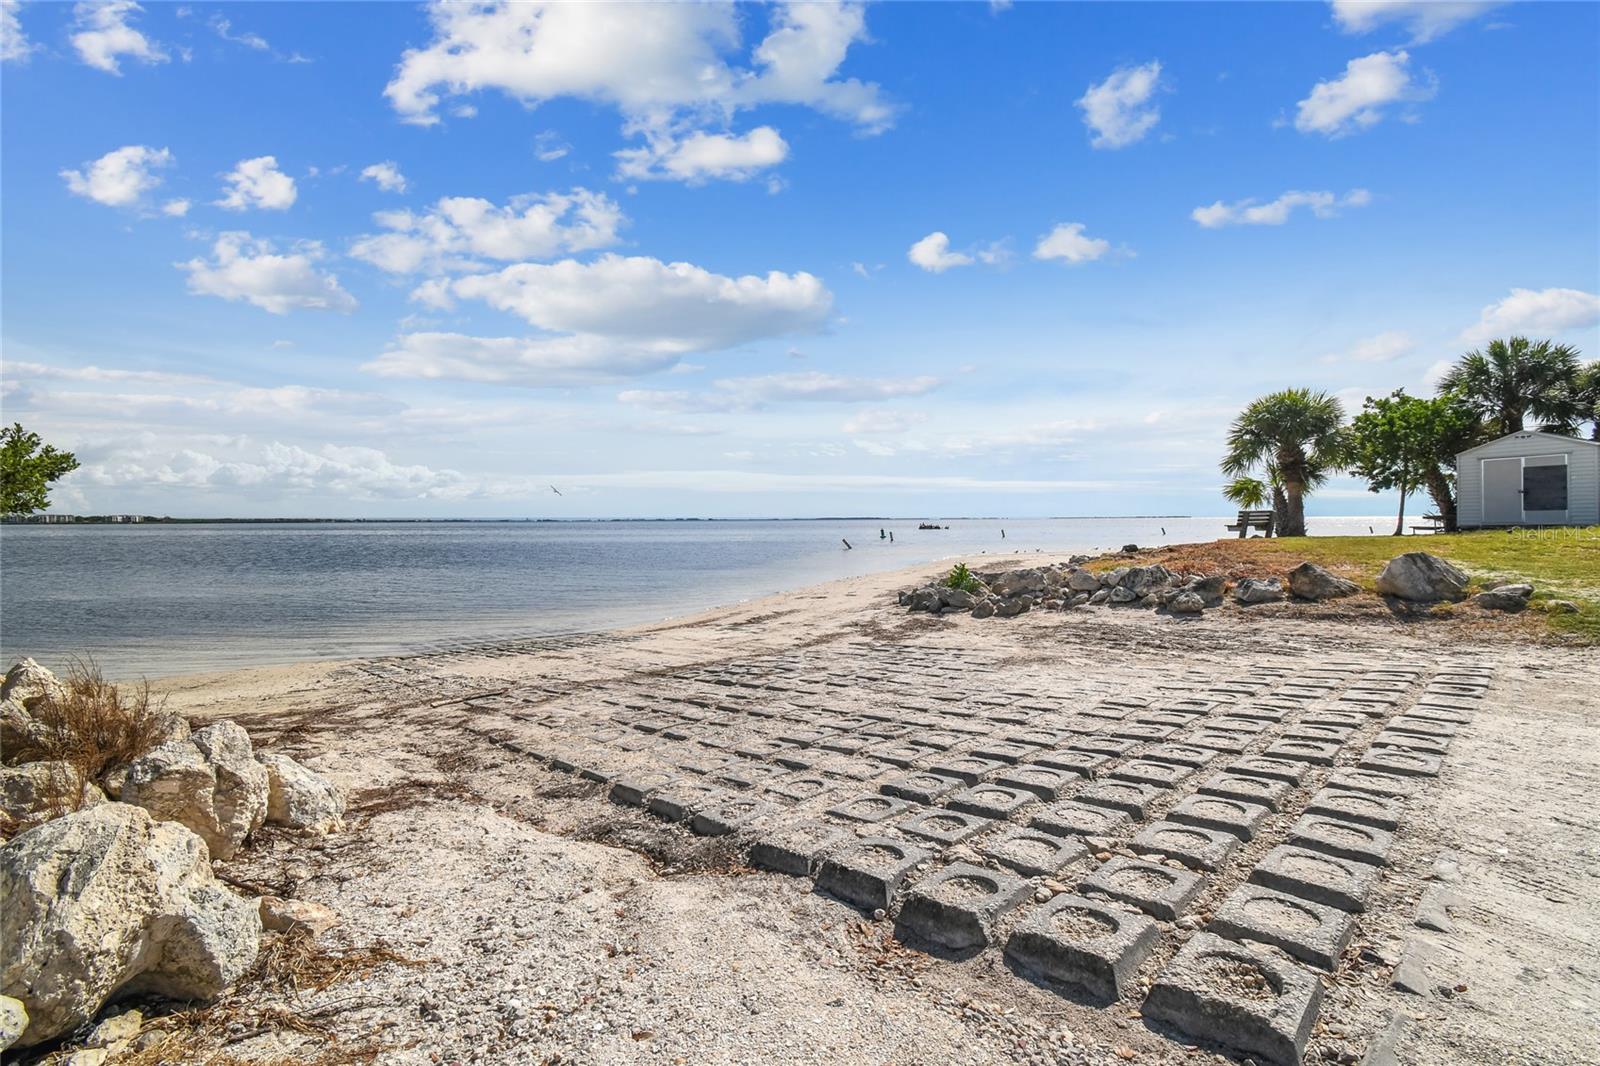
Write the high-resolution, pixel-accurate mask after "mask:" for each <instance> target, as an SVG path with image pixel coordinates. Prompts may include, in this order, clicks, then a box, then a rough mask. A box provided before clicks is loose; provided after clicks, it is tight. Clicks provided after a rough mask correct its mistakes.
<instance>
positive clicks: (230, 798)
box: [121, 722, 269, 859]
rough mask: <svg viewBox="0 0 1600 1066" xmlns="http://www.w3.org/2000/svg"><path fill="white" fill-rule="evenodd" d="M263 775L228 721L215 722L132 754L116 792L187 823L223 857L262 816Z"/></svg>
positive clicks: (166, 817) (264, 802) (247, 740)
mask: <svg viewBox="0 0 1600 1066" xmlns="http://www.w3.org/2000/svg"><path fill="white" fill-rule="evenodd" d="M268 791H269V788H268V775H267V769H266V767H264V766H262V765H261V764H260V763H258V762H256V760H255V758H254V755H253V753H252V752H251V750H250V737H249V735H248V734H246V733H245V731H244V730H243V729H242V728H240V727H239V726H238V725H236V724H235V723H233V722H218V723H216V724H215V725H210V726H207V727H206V728H204V729H202V730H200V731H199V732H198V733H195V734H194V735H193V736H192V737H190V738H189V739H187V740H174V741H171V742H169V743H167V744H163V745H162V746H161V747H159V748H156V749H155V750H154V751H150V752H147V753H145V754H144V755H141V756H140V757H139V758H137V759H135V760H134V761H133V763H132V765H130V766H129V767H128V775H127V779H126V780H125V781H123V783H122V790H121V798H122V802H124V803H131V804H134V805H135V806H139V807H143V808H145V809H146V810H148V811H150V812H151V813H152V814H154V815H155V816H156V817H157V818H160V819H162V820H163V821H172V822H178V823H180V824H182V825H186V826H188V827H189V828H190V829H192V830H194V831H195V832H196V833H198V834H200V838H201V839H202V840H204V841H205V842H206V847H208V848H210V849H211V855H212V857H213V858H218V859H227V858H230V857H231V856H232V855H233V853H234V852H235V851H237V850H239V846H240V845H241V844H243V843H244V840H245V838H246V837H248V836H249V835H250V834H251V833H253V832H255V831H256V830H257V829H259V828H260V827H261V823H262V821H264V820H265V819H266V816H267V796H268Z"/></svg>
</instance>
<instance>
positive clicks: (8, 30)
mask: <svg viewBox="0 0 1600 1066" xmlns="http://www.w3.org/2000/svg"><path fill="white" fill-rule="evenodd" d="M21 10H22V4H21V3H20V2H19V0H0V63H26V62H27V61H28V57H29V56H31V55H33V53H34V52H36V51H38V47H39V46H38V45H36V44H34V43H33V42H32V41H30V40H28V35H27V34H26V33H24V32H23V30H22V18H21V16H20V14H19V12H20V11H21Z"/></svg>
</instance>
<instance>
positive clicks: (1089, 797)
mask: <svg viewBox="0 0 1600 1066" xmlns="http://www.w3.org/2000/svg"><path fill="white" fill-rule="evenodd" d="M1167 795H1168V793H1167V790H1166V789H1164V788H1157V787H1156V786H1155V785H1147V784H1144V783H1142V782H1139V781H1101V782H1099V783H1097V784H1093V785H1090V786H1089V787H1088V788H1085V789H1083V790H1082V791H1081V792H1079V793H1078V794H1077V795H1076V796H1074V797H1073V798H1074V799H1075V800H1077V802H1079V803H1087V804H1089V805H1090V806H1091V807H1109V808H1111V809H1112V810H1114V811H1124V812H1126V813H1127V814H1128V815H1130V816H1132V817H1133V818H1136V819H1139V820H1140V821H1143V820H1144V818H1145V816H1146V815H1147V814H1148V813H1149V811H1150V808H1151V807H1152V806H1153V805H1154V804H1156V803H1157V802H1159V801H1160V800H1162V799H1164V798H1165V797H1166V796H1167Z"/></svg>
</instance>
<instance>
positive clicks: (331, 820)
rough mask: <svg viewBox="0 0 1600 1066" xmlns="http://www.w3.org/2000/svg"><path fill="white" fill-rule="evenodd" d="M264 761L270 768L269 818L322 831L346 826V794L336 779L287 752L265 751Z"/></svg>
mask: <svg viewBox="0 0 1600 1066" xmlns="http://www.w3.org/2000/svg"><path fill="white" fill-rule="evenodd" d="M261 765H262V766H264V767H266V770H267V821H269V822H271V823H272V824H273V825H284V826H288V827H289V828H291V829H310V830H314V831H316V832H321V833H331V832H334V831H335V830H337V829H340V828H342V827H343V824H344V821H343V819H344V796H343V795H342V794H341V793H340V792H339V789H338V787H337V786H335V785H334V783H333V782H332V781H329V780H328V779H327V778H326V777H323V776H322V775H321V774H318V773H314V772H313V771H311V770H308V769H306V768H305V767H304V766H301V765H300V764H299V763H297V762H295V761H294V760H293V759H291V758H289V756H287V755H263V756H261Z"/></svg>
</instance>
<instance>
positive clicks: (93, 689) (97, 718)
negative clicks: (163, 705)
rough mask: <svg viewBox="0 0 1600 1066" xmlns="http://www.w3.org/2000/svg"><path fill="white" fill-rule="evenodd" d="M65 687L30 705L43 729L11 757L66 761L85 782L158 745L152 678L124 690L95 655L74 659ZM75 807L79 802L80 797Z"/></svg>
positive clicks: (158, 726)
mask: <svg viewBox="0 0 1600 1066" xmlns="http://www.w3.org/2000/svg"><path fill="white" fill-rule="evenodd" d="M62 687H63V689H64V691H65V695H64V696H62V697H60V698H57V697H55V696H45V697H44V698H42V699H39V700H37V701H35V702H34V703H33V704H32V705H31V706H30V707H29V708H28V713H29V714H30V715H31V716H32V718H33V719H34V721H35V722H37V723H38V725H39V727H40V728H39V729H37V730H36V731H35V732H34V734H33V735H32V736H31V737H29V738H28V740H27V741H26V742H24V743H22V744H20V745H18V748H19V750H17V751H14V752H7V753H6V758H7V760H8V761H12V762H37V761H41V760H46V759H52V760H53V759H59V760H62V761H65V762H67V763H70V764H71V765H72V768H73V769H74V770H75V771H76V772H77V775H78V781H79V785H80V787H81V785H82V784H83V783H85V782H89V781H94V780H97V779H98V778H99V777H100V775H101V774H103V773H105V772H106V771H107V770H109V769H111V768H112V767H114V766H120V765H122V764H125V763H130V762H132V761H133V760H134V759H137V758H138V757H139V756H140V755H143V754H144V753H145V752H146V751H148V750H150V748H152V747H154V745H155V742H156V738H157V737H158V736H159V734H160V731H161V721H160V717H159V716H158V715H157V713H156V711H155V710H153V709H152V708H151V706H150V685H149V683H148V682H140V684H139V686H138V687H137V688H136V689H134V690H133V691H132V692H131V693H127V694H124V693H123V692H122V690H121V689H119V688H118V687H117V686H116V685H114V684H112V683H111V682H110V681H107V680H106V679H105V677H104V675H102V674H101V673H100V668H99V667H98V666H96V665H95V663H94V661H93V660H88V661H83V660H74V661H73V663H72V666H71V667H70V668H69V669H68V671H67V676H66V678H65V680H64V681H63V683H62ZM71 806H72V807H73V808H76V807H77V799H76V797H73V798H72V801H71Z"/></svg>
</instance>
